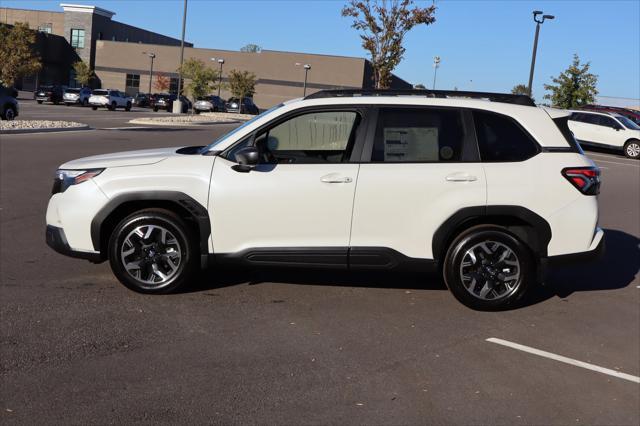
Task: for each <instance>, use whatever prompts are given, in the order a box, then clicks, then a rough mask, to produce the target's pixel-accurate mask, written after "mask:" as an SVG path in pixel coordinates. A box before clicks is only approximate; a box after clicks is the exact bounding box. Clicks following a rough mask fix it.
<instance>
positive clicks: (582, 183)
mask: <svg viewBox="0 0 640 426" xmlns="http://www.w3.org/2000/svg"><path fill="white" fill-rule="evenodd" d="M562 176H564V177H565V178H566V179H567V180H568V181H569V182H571V184H572V185H573V186H575V187H576V188H577V189H578V191H580V192H582V193H583V194H584V195H598V193H599V192H600V169H599V168H597V167H567V168H566V169H562Z"/></svg>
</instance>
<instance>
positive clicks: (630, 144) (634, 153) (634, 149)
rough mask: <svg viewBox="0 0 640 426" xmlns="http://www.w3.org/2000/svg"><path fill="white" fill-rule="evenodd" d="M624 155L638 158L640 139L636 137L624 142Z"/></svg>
mask: <svg viewBox="0 0 640 426" xmlns="http://www.w3.org/2000/svg"><path fill="white" fill-rule="evenodd" d="M624 155H626V156H627V157H628V158H633V159H638V158H640V141H639V140H637V139H631V140H629V141H627V143H625V144H624Z"/></svg>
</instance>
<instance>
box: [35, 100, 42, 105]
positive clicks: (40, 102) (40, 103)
mask: <svg viewBox="0 0 640 426" xmlns="http://www.w3.org/2000/svg"><path fill="white" fill-rule="evenodd" d="M36 102H38V104H39V105H42V103H43V102H44V101H36Z"/></svg>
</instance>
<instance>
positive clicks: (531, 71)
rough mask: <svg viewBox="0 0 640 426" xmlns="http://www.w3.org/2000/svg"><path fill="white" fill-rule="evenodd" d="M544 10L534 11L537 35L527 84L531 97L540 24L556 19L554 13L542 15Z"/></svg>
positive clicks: (534, 40)
mask: <svg viewBox="0 0 640 426" xmlns="http://www.w3.org/2000/svg"><path fill="white" fill-rule="evenodd" d="M543 13H544V12H542V11H541V10H534V11H533V20H534V21H535V22H536V35H535V37H534V39H533V53H532V54H531V70H530V71H529V85H528V86H527V91H528V92H529V97H531V93H532V89H531V86H532V85H533V70H534V69H535V67H536V53H537V51H538V36H539V35H540V25H541V24H542V23H543V22H544V20H545V19H555V16H553V15H542V14H543ZM538 15H542V18H540V19H538Z"/></svg>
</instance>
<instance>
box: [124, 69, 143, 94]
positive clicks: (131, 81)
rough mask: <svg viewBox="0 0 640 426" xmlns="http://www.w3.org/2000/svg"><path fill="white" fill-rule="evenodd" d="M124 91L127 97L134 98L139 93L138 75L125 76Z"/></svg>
mask: <svg viewBox="0 0 640 426" xmlns="http://www.w3.org/2000/svg"><path fill="white" fill-rule="evenodd" d="M124 91H125V93H126V94H127V96H134V95H136V94H137V93H138V92H139V91H140V74H127V80H126V84H125V89H124Z"/></svg>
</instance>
